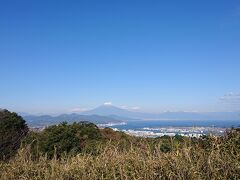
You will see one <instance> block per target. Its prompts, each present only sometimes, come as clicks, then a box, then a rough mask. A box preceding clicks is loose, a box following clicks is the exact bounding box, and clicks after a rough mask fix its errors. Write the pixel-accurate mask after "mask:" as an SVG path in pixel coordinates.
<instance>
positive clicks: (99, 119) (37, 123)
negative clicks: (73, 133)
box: [23, 113, 123, 127]
mask: <svg viewBox="0 0 240 180" xmlns="http://www.w3.org/2000/svg"><path fill="white" fill-rule="evenodd" d="M23 118H24V119H25V120H26V122H27V123H28V125H29V126H30V127H43V126H49V125H53V124H59V123H61V122H63V121H67V122H68V123H73V122H80V121H89V122H92V123H95V124H108V123H121V122H123V121H122V120H119V119H115V118H113V117H107V116H99V115H80V114H76V113H73V114H62V115H59V116H49V115H42V116H34V115H30V116H23Z"/></svg>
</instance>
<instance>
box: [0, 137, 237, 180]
mask: <svg viewBox="0 0 240 180" xmlns="http://www.w3.org/2000/svg"><path fill="white" fill-rule="evenodd" d="M234 138H235V140H234V141H232V140H219V139H217V138H215V139H214V138H213V139H212V140H211V147H210V148H209V149H205V148H202V147H200V146H199V145H198V144H197V145H192V144H191V141H187V142H185V145H184V146H183V147H181V148H177V149H176V150H174V151H172V152H169V153H163V152H161V151H160V150H159V149H160V148H159V146H160V145H156V147H155V149H154V150H152V149H151V148H150V147H148V146H147V145H146V146H145V147H144V148H142V147H140V146H132V147H131V148H128V149H125V150H124V149H119V148H118V145H113V143H111V142H109V143H108V144H107V145H106V146H105V147H104V148H100V147H99V148H100V150H99V154H98V155H91V154H87V153H83V154H79V155H77V156H74V157H70V156H65V157H62V158H60V159H57V158H52V159H48V158H47V157H46V156H40V157H38V158H37V159H36V160H32V157H31V153H30V150H29V149H28V148H23V149H21V150H19V152H18V154H17V156H16V157H15V158H13V159H12V160H10V161H9V162H2V163H1V162H0V179H3V180H4V179H56V180H61V179H69V180H70V179H71V180H72V179H91V180H92V179H109V180H112V179H139V180H140V179H240V150H239V149H238V148H239V143H238V140H240V139H239V134H238V136H237V137H234ZM232 142H234V143H232ZM236 143H237V146H236Z"/></svg>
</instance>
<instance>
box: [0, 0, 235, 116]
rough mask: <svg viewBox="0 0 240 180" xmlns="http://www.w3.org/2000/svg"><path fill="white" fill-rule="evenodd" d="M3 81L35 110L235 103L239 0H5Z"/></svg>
mask: <svg viewBox="0 0 240 180" xmlns="http://www.w3.org/2000/svg"><path fill="white" fill-rule="evenodd" d="M0 84H1V85H0V107H1V108H8V109H10V110H15V111H25V112H32V113H36V112H47V113H52V112H63V111H65V112H70V111H71V109H76V108H79V109H82V108H92V107H95V106H98V105H100V104H102V103H104V102H106V101H111V102H113V104H115V105H117V106H127V107H128V108H132V107H135V106H137V107H140V108H141V109H140V110H141V111H147V112H158V111H159V112H160V111H163V110H172V111H180V110H185V111H213V110H214V111H224V110H239V109H240V108H239V107H240V95H239V92H240V1H238V0H231V1H229V0H182V1H180V0H175V1H172V0H164V1H159V0H135V1H134V0H108V1H106V0H95V1H92V0H79V1H74V0H71V1H67V0H65V1H62V0H21V1H20V0H15V1H12V0H5V1H4V0H2V1H0ZM135 109H137V108H135Z"/></svg>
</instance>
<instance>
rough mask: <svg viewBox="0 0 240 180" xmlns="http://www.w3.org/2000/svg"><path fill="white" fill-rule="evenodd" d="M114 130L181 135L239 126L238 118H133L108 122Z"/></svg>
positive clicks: (219, 130) (211, 131) (132, 133)
mask: <svg viewBox="0 0 240 180" xmlns="http://www.w3.org/2000/svg"><path fill="white" fill-rule="evenodd" d="M105 127H110V128H112V129H113V130H115V131H122V132H125V133H127V134H129V135H134V136H142V137H161V136H164V135H168V136H175V135H177V134H178V135H182V136H188V137H201V136H202V135H209V134H212V135H216V136H219V135H223V134H224V133H225V132H226V130H227V129H230V128H233V127H234V128H237V127H240V120H134V121H126V122H124V123H119V124H108V125H105Z"/></svg>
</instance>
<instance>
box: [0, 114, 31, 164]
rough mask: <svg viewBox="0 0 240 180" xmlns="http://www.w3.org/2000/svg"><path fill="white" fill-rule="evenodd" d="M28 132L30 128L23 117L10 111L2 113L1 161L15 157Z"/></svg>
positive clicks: (0, 134) (0, 133)
mask: <svg viewBox="0 0 240 180" xmlns="http://www.w3.org/2000/svg"><path fill="white" fill-rule="evenodd" d="M27 132H28V127H27V125H26V123H25V121H24V120H23V118H22V117H21V116H18V115H17V114H16V113H12V112H9V111H8V110H3V111H0V159H8V158H10V157H11V156H13V155H14V154H15V152H16V150H17V149H18V148H19V147H20V145H21V140H22V138H23V137H24V136H25V135H26V134H27Z"/></svg>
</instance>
